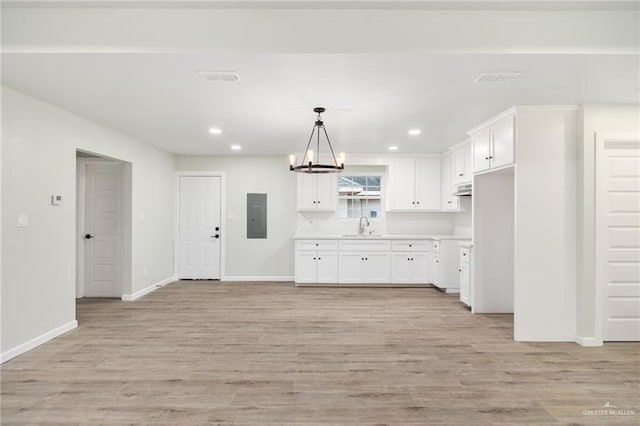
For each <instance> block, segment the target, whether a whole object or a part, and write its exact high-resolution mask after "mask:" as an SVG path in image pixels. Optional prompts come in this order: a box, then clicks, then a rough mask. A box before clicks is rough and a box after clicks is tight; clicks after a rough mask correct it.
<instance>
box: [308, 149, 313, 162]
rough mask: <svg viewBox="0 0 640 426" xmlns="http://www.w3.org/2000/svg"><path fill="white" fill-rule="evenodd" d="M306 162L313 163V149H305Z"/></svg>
mask: <svg viewBox="0 0 640 426" xmlns="http://www.w3.org/2000/svg"><path fill="white" fill-rule="evenodd" d="M307 163H313V150H311V149H310V150H309V151H307Z"/></svg>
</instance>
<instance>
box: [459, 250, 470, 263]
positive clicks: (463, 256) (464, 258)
mask: <svg viewBox="0 0 640 426" xmlns="http://www.w3.org/2000/svg"><path fill="white" fill-rule="evenodd" d="M470 257H471V252H470V251H469V249H468V248H466V247H460V262H464V263H469V258H470Z"/></svg>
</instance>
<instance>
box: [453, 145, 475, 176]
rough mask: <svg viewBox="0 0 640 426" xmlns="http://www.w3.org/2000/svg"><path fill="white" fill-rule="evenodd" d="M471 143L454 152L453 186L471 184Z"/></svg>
mask: <svg viewBox="0 0 640 426" xmlns="http://www.w3.org/2000/svg"><path fill="white" fill-rule="evenodd" d="M472 175H473V173H472V171H471V142H467V143H465V144H464V145H462V146H461V147H459V148H458V149H456V150H455V151H454V152H453V185H454V186H455V185H463V184H466V183H471V177H472Z"/></svg>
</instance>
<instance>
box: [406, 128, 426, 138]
mask: <svg viewBox="0 0 640 426" xmlns="http://www.w3.org/2000/svg"><path fill="white" fill-rule="evenodd" d="M407 133H409V135H410V136H415V135H419V134H420V133H422V130H420V129H411V130H409V131H408V132H407Z"/></svg>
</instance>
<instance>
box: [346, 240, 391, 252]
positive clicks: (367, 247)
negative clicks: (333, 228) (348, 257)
mask: <svg viewBox="0 0 640 426" xmlns="http://www.w3.org/2000/svg"><path fill="white" fill-rule="evenodd" d="M338 247H339V249H340V250H342V251H389V250H391V241H389V240H381V241H362V240H341V241H340V242H339V244H338Z"/></svg>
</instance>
